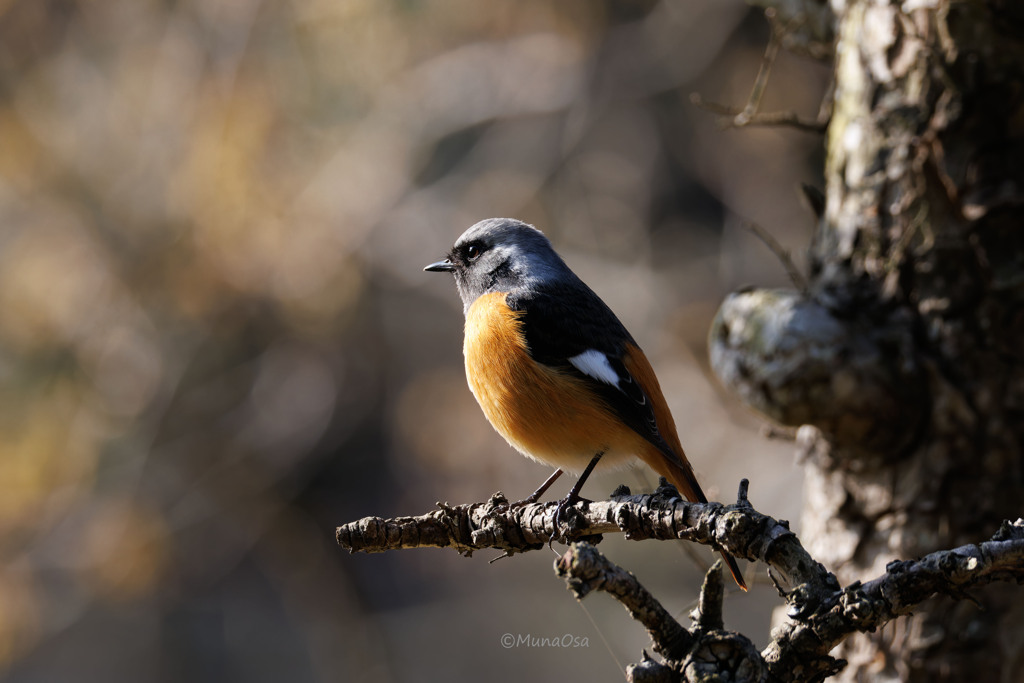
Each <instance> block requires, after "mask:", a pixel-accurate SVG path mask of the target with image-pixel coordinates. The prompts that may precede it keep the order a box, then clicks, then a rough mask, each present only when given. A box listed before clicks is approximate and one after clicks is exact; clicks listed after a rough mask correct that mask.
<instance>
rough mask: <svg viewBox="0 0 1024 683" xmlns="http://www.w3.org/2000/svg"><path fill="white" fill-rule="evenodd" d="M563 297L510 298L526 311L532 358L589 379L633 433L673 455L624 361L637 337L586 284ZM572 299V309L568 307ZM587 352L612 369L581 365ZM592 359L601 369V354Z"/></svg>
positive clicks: (542, 294)
mask: <svg viewBox="0 0 1024 683" xmlns="http://www.w3.org/2000/svg"><path fill="white" fill-rule="evenodd" d="M566 289H569V290H570V291H568V292H567V291H565V290H566ZM558 294H559V295H558V296H555V295H554V294H551V293H548V292H544V291H530V292H528V293H525V294H515V293H514V294H510V295H509V296H508V298H507V300H506V301H507V303H508V305H509V306H510V307H511V308H512V309H513V310H518V311H523V312H524V315H523V318H522V319H523V332H524V334H525V336H526V344H527V346H528V347H529V351H530V356H531V357H532V358H533V359H534V360H536V361H537V362H538V363H543V364H544V365H547V366H550V367H554V368H558V369H559V370H561V371H563V372H566V373H568V374H570V375H573V376H575V377H577V378H580V379H582V380H584V381H586V382H587V383H588V385H589V386H590V387H591V388H592V389H593V391H594V392H595V393H597V394H598V395H599V396H601V398H602V399H604V401H605V403H607V404H608V407H609V409H610V410H611V411H612V412H614V413H615V414H616V415H618V416H619V418H620V419H621V420H622V421H623V422H625V423H626V424H627V425H629V427H630V428H631V429H632V430H633V431H635V432H636V433H637V434H640V435H641V436H643V437H644V438H645V439H647V440H648V441H650V442H651V443H653V444H654V445H655V446H658V448H660V449H662V450H667V451H668V452H671V449H668V446H667V444H665V441H664V439H662V437H661V434H660V433H659V431H658V423H657V420H656V419H655V417H654V407H653V406H652V405H651V401H650V399H649V398H648V396H647V394H646V392H644V390H643V388H642V387H641V386H640V385H639V384H638V383H637V382H636V380H635V379H634V378H633V376H632V375H631V374H630V373H629V371H628V370H627V369H626V367H625V365H624V364H623V362H622V358H623V355H624V354H625V353H626V347H627V344H632V345H634V346H636V342H635V341H633V337H632V336H631V335H630V334H629V332H628V331H627V330H626V328H625V326H623V324H622V323H621V322H620V321H619V319H618V318H617V317H616V316H615V314H614V313H612V310H611V309H610V308H608V306H607V304H605V303H604V302H603V301H602V300H601V299H600V298H599V297H598V296H597V295H596V294H594V292H593V291H591V290H590V288H588V287H587V286H586V285H584V284H583V283H582V282H580V283H578V285H577V287H572V288H567V287H566V286H565V285H564V284H563V285H561V286H560V290H559V293H558ZM567 301H571V302H573V305H567V304H566V303H565V302H567ZM588 352H596V353H597V354H601V355H603V356H604V360H605V361H606V362H607V366H606V367H599V369H598V370H597V371H595V370H594V369H591V368H588V367H587V364H584V363H581V362H580V360H579V357H580V356H581V355H582V354H586V353H588ZM587 358H588V359H589V360H591V361H593V362H591V363H590V365H591V366H595V367H597V366H600V365H601V364H600V356H595V355H593V354H590V355H588V356H587ZM571 359H577V362H576V363H575V364H574V363H573V361H572V360H571ZM581 365H582V366H583V368H581ZM613 375H614V377H613ZM613 379H614V381H612V380H613Z"/></svg>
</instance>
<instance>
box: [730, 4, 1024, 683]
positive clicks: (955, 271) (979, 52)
mask: <svg viewBox="0 0 1024 683" xmlns="http://www.w3.org/2000/svg"><path fill="white" fill-rule="evenodd" d="M767 4H777V5H779V7H780V9H779V11H780V12H782V11H783V9H782V6H783V5H785V11H788V12H790V13H792V12H794V11H797V10H794V9H793V6H799V5H802V4H803V5H807V6H809V7H813V8H815V9H816V10H818V9H820V8H821V6H822V5H823V4H824V3H818V2H810V1H808V2H806V3H799V2H795V1H794V2H787V3H767ZM831 8H832V10H833V11H834V12H835V16H834V27H835V28H834V30H835V36H836V42H835V50H834V59H835V81H836V84H835V104H834V111H833V115H832V120H831V122H830V125H829V129H828V134H827V139H826V145H827V157H826V159H827V161H826V168H825V178H826V190H825V199H826V201H825V209H824V214H823V216H822V217H821V220H820V223H819V228H818V231H817V236H816V239H815V241H814V244H813V245H812V247H811V253H810V257H811V258H810V262H811V272H810V273H809V276H810V277H809V285H810V286H809V290H808V292H807V293H806V294H804V293H800V292H796V291H764V290H750V291H745V292H741V293H737V294H735V295H733V296H731V297H729V299H728V300H727V301H726V302H725V303H724V304H723V305H722V308H721V310H720V311H719V315H718V318H717V319H716V323H715V327H714V328H713V330H712V333H711V344H712V359H713V365H714V367H715V369H716V372H717V373H718V374H719V376H720V377H721V379H722V380H723V382H724V383H725V384H726V385H727V386H729V387H731V388H732V389H733V390H734V391H735V392H736V393H737V394H738V395H739V396H741V397H742V398H743V399H744V400H745V401H747V402H748V403H750V404H751V405H752V406H754V407H755V408H757V409H759V410H761V411H762V412H764V413H765V414H766V415H768V416H770V417H772V418H773V419H775V420H777V421H779V422H782V423H784V424H787V425H793V426H800V425H804V427H803V428H802V430H801V433H800V436H801V444H802V446H803V449H804V453H805V455H806V458H805V463H806V484H805V493H806V502H805V510H804V514H803V518H802V537H803V538H804V540H805V543H806V544H807V548H808V550H809V551H810V553H811V554H812V555H813V556H814V557H815V558H816V559H818V560H819V561H821V562H823V563H824V564H825V565H826V566H827V567H828V568H829V569H830V570H832V571H834V572H835V573H836V575H837V576H838V577H839V579H840V582H841V583H843V584H844V585H845V584H849V583H851V582H853V581H857V580H867V579H868V578H870V577H871V576H875V575H877V574H878V573H879V572H880V571H882V570H884V568H885V566H886V565H887V564H888V563H889V562H891V561H893V560H901V559H911V558H916V557H920V556H922V555H924V554H926V553H930V552H934V551H936V550H939V549H941V548H950V547H955V546H958V545H962V544H964V543H966V542H968V541H969V540H970V539H972V538H973V539H977V538H979V537H982V536H984V531H983V530H984V529H991V528H993V527H994V526H996V525H997V524H998V523H999V521H1000V520H1002V519H1005V518H1011V519H1012V518H1016V517H1017V516H1019V515H1020V514H1021V512H1022V510H1024V453H1022V442H1024V419H1022V418H1024V341H1022V340H1024V308H1022V303H1024V229H1022V226H1024V6H1022V5H1021V4H1020V3H1015V2H1001V1H998V0H989V1H982V0H968V1H964V2H952V1H951V0H927V1H921V2H896V1H895V0H834V1H833V2H832V3H831ZM789 26H790V27H791V28H793V30H796V31H799V30H800V24H799V23H798V22H795V21H791V22H790V24H789ZM795 42H797V43H798V42H799V41H795ZM976 597H977V600H978V602H979V603H980V607H981V608H980V609H979V607H977V606H975V605H972V604H970V603H967V602H956V601H952V600H940V601H933V602H930V603H928V604H927V605H925V606H923V607H921V608H920V609H918V610H917V611H916V612H915V613H914V615H913V616H911V617H909V618H908V619H906V620H902V621H901V622H900V625H899V626H897V627H895V628H888V629H885V630H882V631H878V632H874V633H870V634H866V635H862V636H857V637H855V638H852V639H849V640H847V641H846V642H845V643H844V644H843V646H842V647H841V649H840V651H839V653H838V654H839V656H842V657H844V658H846V659H848V660H849V661H850V666H848V667H847V668H846V669H845V670H844V672H843V673H842V674H841V678H842V679H843V680H868V679H870V680H878V679H886V678H899V679H901V680H907V681H940V680H948V681H963V680H968V679H972V680H974V679H976V680H993V681H998V680H1020V679H1021V677H1024V595H1022V594H1021V593H1020V591H1019V590H1013V589H1012V588H1008V587H1006V586H992V587H989V588H987V589H985V590H983V591H979V592H978V593H977V594H976Z"/></svg>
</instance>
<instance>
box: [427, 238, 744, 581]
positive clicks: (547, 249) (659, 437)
mask: <svg viewBox="0 0 1024 683" xmlns="http://www.w3.org/2000/svg"><path fill="white" fill-rule="evenodd" d="M424 270H427V271H431V272H450V273H452V274H453V275H454V276H455V285H456V287H457V288H458V290H459V295H460V296H461V297H462V302H463V305H464V311H465V314H466V330H465V342H464V346H463V351H464V353H465V357H466V376H467V378H468V380H469V387H470V389H471V390H472V391H473V395H474V396H475V397H476V400H477V402H478V403H479V404H480V407H481V408H482V409H483V411H484V415H486V416H487V419H488V420H489V421H490V423H491V424H492V425H493V426H494V428H495V429H496V430H497V431H498V433H499V434H501V435H502V436H503V437H504V438H505V440H506V441H508V442H509V444H510V445H512V446H513V447H514V448H515V449H516V450H518V451H519V452H521V453H523V454H524V455H526V456H528V457H530V458H532V459H534V460H537V461H539V462H542V463H544V464H546V465H550V466H551V467H554V468H557V469H556V470H555V472H554V474H552V475H551V477H550V478H548V480H547V481H546V482H544V484H542V485H541V487H540V488H539V489H537V491H536V492H534V494H533V495H531V496H530V497H529V498H527V499H525V500H524V501H520V502H535V501H536V500H537V499H538V498H539V497H540V496H541V495H542V494H543V493H544V492H545V491H546V490H547V489H548V487H550V486H551V484H552V483H553V482H554V481H555V480H556V479H557V478H558V477H559V475H561V474H562V472H563V471H569V472H581V474H580V478H579V480H578V481H577V482H576V484H575V485H574V486H573V487H572V489H571V490H570V492H569V495H568V496H567V497H566V498H565V499H564V500H563V501H562V503H561V505H560V506H559V511H558V513H556V525H557V524H558V518H559V517H560V514H561V511H562V510H563V509H564V507H566V506H569V505H572V504H574V503H576V502H577V501H579V500H580V498H579V492H580V489H581V488H582V487H583V482H584V481H586V478H587V477H588V476H589V475H590V473H591V472H592V471H593V469H594V467H595V466H597V464H598V462H600V463H601V464H602V465H610V466H613V467H614V466H621V465H625V464H629V463H630V462H632V461H633V460H634V459H635V458H640V460H642V461H643V462H644V463H646V464H647V466H648V467H650V468H651V469H652V470H654V471H655V472H657V473H658V474H660V475H661V476H663V477H665V478H666V479H668V480H669V481H670V482H672V483H673V484H674V485H675V486H676V488H677V489H678V490H679V492H680V493H682V494H683V495H684V496H686V498H687V499H688V500H690V501H694V502H700V503H706V502H707V498H706V497H705V496H704V492H703V491H701V488H700V485H699V484H698V483H697V479H696V477H695V476H694V474H693V468H692V467H691V466H690V463H689V462H688V461H687V459H686V454H685V453H684V452H683V447H682V445H681V444H680V442H679V436H678V435H677V434H676V426H675V422H674V421H673V420H672V414H671V413H670V411H669V408H668V404H667V403H666V402H665V397H664V395H663V394H662V393H661V387H660V386H659V384H658V379H657V377H655V375H654V370H653V369H651V364H650V363H649V362H648V360H647V357H646V356H645V355H644V353H643V351H641V350H640V347H639V346H637V343H636V342H635V341H634V340H633V337H632V336H631V335H630V334H629V332H628V331H627V330H626V328H625V327H624V326H623V324H622V323H621V322H619V319H618V318H617V317H615V314H614V313H612V311H611V309H610V308H608V306H607V305H606V304H605V303H604V302H603V301H602V300H601V299H600V298H599V297H598V296H597V295H596V294H595V293H594V292H593V291H592V290H591V289H590V288H589V287H587V285H585V284H584V283H583V281H582V280H580V279H579V277H577V276H576V274H575V273H573V272H572V271H571V270H570V269H569V266H567V265H566V264H565V262H564V261H563V260H562V259H561V257H560V256H559V255H558V254H557V253H555V250H554V249H553V248H552V246H551V242H549V241H548V239H547V237H545V236H544V234H543V233H542V232H541V231H540V230H537V229H536V228H534V227H533V226H531V225H527V224H526V223H523V222H521V221H517V220H514V219H511V218H490V219H487V220H484V221H480V222H479V223H477V224H476V225H474V226H473V227H471V228H470V229H469V230H467V231H466V232H465V233H463V235H462V236H461V237H459V239H458V240H457V241H456V242H455V246H454V247H453V248H452V250H451V251H450V252H449V254H448V258H446V259H445V260H444V261H439V262H437V263H432V264H430V265H429V266H427V267H426V268H424ZM722 557H723V558H724V559H725V561H726V564H727V565H728V566H729V571H730V572H732V575H733V578H734V579H735V580H736V583H737V584H739V586H740V587H741V588H743V589H744V590H746V584H745V583H744V581H743V576H742V575H741V574H740V571H739V567H738V566H737V565H736V560H735V559H733V557H732V556H731V555H729V554H728V553H727V552H725V551H724V550H723V551H722Z"/></svg>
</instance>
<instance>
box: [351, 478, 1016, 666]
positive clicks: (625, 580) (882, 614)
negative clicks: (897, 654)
mask: <svg viewBox="0 0 1024 683" xmlns="http://www.w3.org/2000/svg"><path fill="white" fill-rule="evenodd" d="M746 486H747V482H746V480H744V481H743V482H742V484H741V486H740V491H739V495H738V496H737V498H738V500H737V502H736V503H734V504H732V505H722V504H720V503H704V504H700V503H689V502H686V501H684V500H682V499H681V498H680V497H679V495H678V493H677V492H676V490H675V489H674V488H673V487H671V486H668V485H664V484H663V485H662V486H660V487H659V488H658V489H657V490H656V491H655V492H654V493H653V494H646V495H630V494H629V491H628V489H626V488H625V487H620V489H619V490H618V491H616V493H615V494H614V495H613V497H612V498H611V499H610V500H607V501H597V502H591V503H581V504H578V505H576V506H574V507H572V508H570V512H569V521H568V529H565V530H564V534H562V535H561V537H562V538H564V540H567V541H572V540H579V539H587V540H591V541H599V540H600V536H601V535H602V534H606V533H616V532H622V533H625V534H626V538H629V539H632V540H643V539H661V540H669V539H683V540H688V541H693V542H696V543H701V544H704V545H710V546H713V547H715V548H719V547H724V548H725V549H726V550H728V551H729V552H730V553H732V554H733V555H735V556H737V557H741V558H745V559H748V560H756V561H761V562H764V563H765V564H767V565H768V566H769V573H770V575H771V576H772V579H773V581H774V582H775V585H776V588H777V590H778V591H779V594H780V595H781V596H782V597H784V598H785V600H786V602H787V603H788V609H787V616H788V617H789V620H788V621H787V622H786V623H784V624H783V625H782V626H780V627H779V628H777V629H776V630H775V631H774V632H773V634H772V641H771V642H770V643H769V645H768V646H767V647H766V648H765V650H764V651H763V652H761V653H760V654H757V653H756V652H755V655H757V656H756V658H755V659H756V661H754V660H751V659H750V658H749V657H748V651H749V647H748V644H749V640H747V639H746V638H745V637H743V636H739V635H738V634H732V633H728V632H725V631H722V630H721V628H722V625H721V602H722V597H723V593H724V591H722V590H721V588H722V586H721V567H720V565H718V564H717V563H716V565H715V566H714V567H712V569H711V570H710V571H709V573H708V576H707V577H706V578H705V583H704V587H703V589H702V591H701V599H700V603H699V607H698V609H697V610H695V611H694V614H693V615H692V616H693V618H694V622H695V624H696V626H695V627H694V628H693V629H692V630H690V631H688V630H687V629H685V628H683V627H682V626H680V625H679V624H678V623H677V622H676V621H675V620H674V619H673V618H672V617H671V615H669V614H668V612H667V611H665V609H664V608H663V607H662V606H661V604H660V603H659V602H658V601H657V600H656V599H655V598H654V596H652V595H651V594H650V593H649V592H648V591H647V590H646V589H645V588H644V587H643V586H642V585H641V584H640V583H639V582H638V581H637V579H636V577H635V576H633V575H632V574H631V573H629V572H628V571H626V570H624V569H622V568H620V567H618V566H616V565H615V564H614V563H612V562H610V561H609V560H608V559H607V558H605V557H604V556H603V555H602V554H601V553H600V552H599V551H598V550H597V548H595V547H594V546H593V545H592V544H591V543H574V544H573V545H572V546H571V547H570V548H569V550H568V551H566V553H565V554H564V555H562V556H561V557H560V558H559V560H558V561H557V562H556V570H557V572H558V574H559V575H560V576H562V577H564V578H566V580H567V582H568V584H569V587H570V588H571V590H572V591H573V592H574V594H575V595H576V597H577V599H582V598H583V597H584V596H585V595H587V594H588V593H590V592H592V591H594V590H601V591H605V592H607V593H609V594H610V595H612V596H613V597H614V598H615V599H616V600H619V602H621V603H622V604H623V605H624V606H625V607H626V609H627V610H629V612H630V614H631V615H632V616H633V618H634V619H636V620H637V621H639V622H640V623H642V624H643V625H644V627H645V628H646V629H647V631H648V633H649V634H650V636H651V640H652V643H653V649H654V651H655V652H657V653H658V654H659V655H661V656H662V657H664V658H665V659H666V661H667V662H668V663H669V666H668V668H669V669H671V670H672V671H674V672H683V673H684V675H687V676H689V675H698V674H700V673H702V672H703V673H706V672H708V671H714V670H718V671H723V670H727V671H729V672H731V675H732V677H733V679H734V680H738V681H739V680H763V676H764V675H765V672H767V677H768V678H767V680H770V681H818V680H823V679H824V678H827V677H828V676H830V675H832V674H834V673H836V672H838V671H839V670H840V669H842V667H843V666H844V665H845V662H843V661H842V660H836V659H834V658H832V657H831V656H829V651H830V650H831V649H832V648H833V647H835V645H837V644H838V643H839V642H841V641H842V640H843V639H844V638H846V637H847V636H848V635H850V634H852V633H855V632H858V631H862V632H869V631H874V630H875V629H877V628H879V627H881V626H883V625H885V624H886V623H888V622H889V621H891V620H893V619H895V618H897V617H899V616H901V615H905V614H909V613H910V612H911V611H912V610H913V609H915V608H916V607H917V606H918V605H920V604H921V603H922V602H923V601H925V600H927V599H928V598H930V597H932V596H934V595H948V596H951V597H953V598H955V599H964V598H967V599H970V596H969V595H968V594H967V591H968V590H970V589H972V588H974V587H977V586H981V585H984V584H987V583H990V582H993V581H1008V580H1015V581H1017V582H1018V583H1020V582H1024V519H1019V520H1017V521H1016V522H1014V523H1012V524H1011V523H1009V522H1005V523H1004V524H1003V526H1002V528H1001V529H1000V530H999V531H998V533H996V535H995V536H993V538H992V539H991V540H989V541H986V542H983V543H980V544H972V545H966V546H962V547H960V548H955V549H953V550H945V551H941V552H936V553H932V554H930V555H926V556H925V557H923V558H921V559H919V560H908V561H896V562H891V563H890V564H889V565H888V566H887V567H886V572H885V573H884V574H883V575H881V576H879V577H878V578H876V579H874V580H872V581H870V582H867V583H863V584H862V583H859V582H858V583H854V584H851V585H850V586H847V587H846V588H843V589H840V586H839V583H838V581H837V580H836V577H835V576H834V575H833V574H832V573H830V572H828V571H827V570H826V569H825V568H824V567H823V566H822V565H821V564H819V563H818V562H816V561H815V560H814V559H813V558H812V557H811V556H810V555H809V554H808V553H807V551H806V550H805V549H804V547H803V546H802V545H801V543H800V541H799V539H797V537H796V535H795V534H793V532H792V531H790V529H789V525H788V523H787V522H785V521H784V520H776V519H773V518H772V517H769V516H767V515H764V514H762V513H760V512H758V511H756V510H755V509H754V508H753V507H752V506H751V505H750V503H749V502H748V501H747V497H746ZM555 507H556V503H554V502H552V503H537V504H533V505H525V506H522V507H519V508H513V509H509V506H508V501H507V500H505V498H504V496H502V495H501V494H500V493H499V494H495V495H494V496H492V497H491V499H490V500H489V501H487V502H486V503H473V504H467V505H459V506H449V505H443V504H438V509H437V510H435V511H432V512H429V513H427V514H424V515H419V516H415V517H399V518H394V519H383V518H380V517H367V518H364V519H361V520H358V521H355V522H351V523H349V524H345V525H343V526H340V527H338V529H337V534H336V535H337V539H338V543H339V544H340V545H341V546H342V547H344V548H347V549H348V550H350V551H351V552H356V551H361V552H382V551H385V550H397V549H402V548H420V547H451V548H454V549H455V550H457V551H458V552H460V553H462V554H464V555H470V554H472V552H473V551H475V550H483V549H490V548H493V549H496V550H501V551H503V552H504V553H505V555H512V554H515V553H518V552H526V551H528V550H535V549H538V548H541V547H543V546H544V545H545V544H546V543H548V542H549V540H550V539H551V538H552V536H553V535H555V526H554V512H555ZM716 572H717V575H716ZM716 576H717V578H716ZM750 647H752V646H750ZM741 671H743V672H746V673H745V674H742V675H741V674H740V673H739V672H741ZM630 672H631V673H630V674H629V676H630V678H631V679H632V680H641V679H644V680H647V678H645V677H652V678H654V679H658V678H659V677H662V676H664V675H666V674H667V673H668V671H666V669H665V667H664V666H662V665H660V664H658V663H656V662H653V661H652V660H650V659H648V658H646V657H645V659H644V661H643V662H641V663H640V664H637V665H635V666H634V667H631V668H630Z"/></svg>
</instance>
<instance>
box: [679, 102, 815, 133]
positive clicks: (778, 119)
mask: <svg viewBox="0 0 1024 683" xmlns="http://www.w3.org/2000/svg"><path fill="white" fill-rule="evenodd" d="M690 102H691V103H692V104H693V105H694V106H695V107H700V108H701V109H704V110H705V111H710V112H711V113H713V114H718V115H719V116H722V117H723V119H722V124H723V127H725V128H744V127H746V126H786V127H790V128H796V129H797V130H802V131H804V132H807V133H819V134H821V133H824V132H825V131H826V130H827V129H828V121H819V120H814V121H812V120H810V119H805V118H801V117H800V116H799V115H798V114H797V113H796V112H791V111H779V112H771V113H762V112H754V113H750V112H748V111H747V109H746V107H744V108H743V109H738V108H736V107H730V106H728V105H725V104H719V103H718V102H710V101H708V100H705V99H704V98H703V97H702V96H701V95H700V93H691V95H690Z"/></svg>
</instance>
